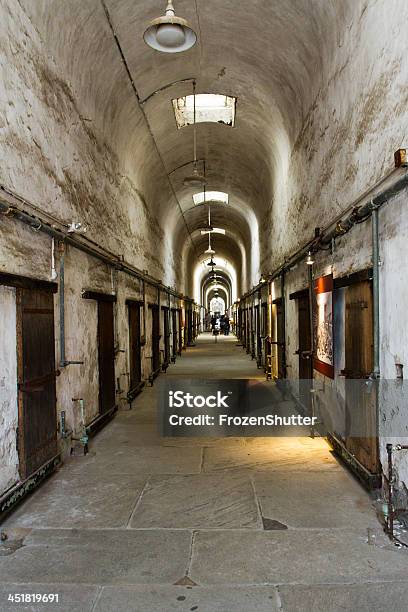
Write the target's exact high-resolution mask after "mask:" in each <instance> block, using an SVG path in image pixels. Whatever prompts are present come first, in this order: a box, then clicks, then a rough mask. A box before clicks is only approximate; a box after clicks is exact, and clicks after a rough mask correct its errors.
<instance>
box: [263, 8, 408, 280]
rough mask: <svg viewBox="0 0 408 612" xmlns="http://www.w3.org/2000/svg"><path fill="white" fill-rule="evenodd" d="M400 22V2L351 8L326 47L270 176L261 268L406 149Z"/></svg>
mask: <svg viewBox="0 0 408 612" xmlns="http://www.w3.org/2000/svg"><path fill="white" fill-rule="evenodd" d="M407 21H408V5H407V3H406V2H405V1H404V0H393V1H392V2H389V0H378V1H376V2H364V3H363V2H355V10H354V15H353V16H351V17H349V21H348V22H347V23H344V24H343V27H342V28H341V32H342V33H341V35H339V37H338V39H337V40H334V41H333V42H335V43H336V48H335V54H334V55H333V58H332V61H331V63H330V64H329V65H328V66H326V70H325V71H324V73H323V74H322V75H321V82H320V87H319V89H318V91H317V94H316V97H315V99H314V103H313V104H312V106H311V107H310V109H309V111H308V113H307V115H306V116H305V118H304V121H303V125H302V127H301V129H300V131H299V133H298V136H297V138H296V140H295V141H294V143H293V144H292V148H291V149H290V150H289V151H288V157H287V161H286V164H284V163H282V164H281V171H280V172H279V173H278V174H277V175H276V182H275V186H274V190H275V194H274V200H273V204H272V206H271V207H270V214H269V219H268V222H267V223H264V230H263V231H264V233H266V240H263V241H262V253H263V265H268V266H269V269H274V268H275V267H277V266H278V265H279V264H280V262H281V261H283V259H284V258H285V256H288V255H290V254H291V253H292V252H293V251H294V250H296V248H297V247H298V246H299V245H301V244H302V243H304V242H305V241H306V240H307V239H311V238H312V237H313V230H314V228H315V227H316V226H320V227H324V226H325V224H327V223H328V222H330V220H331V219H332V218H333V217H334V216H335V215H337V214H338V213H339V212H341V211H342V210H344V209H345V208H346V207H347V206H348V205H350V204H351V203H352V202H353V201H354V200H355V199H356V198H357V197H358V196H359V195H360V194H361V193H363V192H364V191H365V190H366V189H368V188H370V187H371V186H372V185H373V184H374V183H375V182H376V181H377V180H378V179H380V178H381V177H382V176H383V175H384V174H385V173H386V172H387V171H389V169H390V168H392V167H393V154H394V151H396V150H397V149H398V148H400V147H401V146H405V145H406V137H407V133H408V115H407V113H406V108H407V104H408V86H407V80H408V56H407V54H406V52H405V49H406V23H407ZM285 169H287V172H286V171H285ZM265 221H266V220H265ZM283 228H284V229H283ZM267 230H269V235H268V232H267Z"/></svg>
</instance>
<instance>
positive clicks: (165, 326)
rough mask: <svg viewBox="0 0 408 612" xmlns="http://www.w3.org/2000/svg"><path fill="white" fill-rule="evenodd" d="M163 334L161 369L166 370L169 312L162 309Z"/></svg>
mask: <svg viewBox="0 0 408 612" xmlns="http://www.w3.org/2000/svg"><path fill="white" fill-rule="evenodd" d="M162 310H163V334H164V363H163V368H167V366H168V365H169V363H170V335H171V334H170V311H169V309H168V308H163V309H162Z"/></svg>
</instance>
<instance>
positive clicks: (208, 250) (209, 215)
mask: <svg viewBox="0 0 408 612" xmlns="http://www.w3.org/2000/svg"><path fill="white" fill-rule="evenodd" d="M204 204H205V187H204ZM208 227H211V208H210V204H208ZM206 253H207V254H208V255H211V256H212V255H215V251H214V249H213V248H212V247H211V231H209V232H208V249H207V250H206Z"/></svg>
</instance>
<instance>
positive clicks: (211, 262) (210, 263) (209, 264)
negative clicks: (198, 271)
mask: <svg viewBox="0 0 408 612" xmlns="http://www.w3.org/2000/svg"><path fill="white" fill-rule="evenodd" d="M216 265H217V264H216V263H215V261H214V260H213V258H212V257H211V259H210V261H209V262H208V264H207V266H216Z"/></svg>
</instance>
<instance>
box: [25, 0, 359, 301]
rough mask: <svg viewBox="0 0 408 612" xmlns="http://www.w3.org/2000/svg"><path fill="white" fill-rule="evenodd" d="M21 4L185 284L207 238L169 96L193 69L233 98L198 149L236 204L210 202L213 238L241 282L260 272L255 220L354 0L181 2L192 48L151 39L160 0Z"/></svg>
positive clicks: (211, 88) (205, 126) (183, 91)
mask: <svg viewBox="0 0 408 612" xmlns="http://www.w3.org/2000/svg"><path fill="white" fill-rule="evenodd" d="M19 2H20V4H21V5H22V6H23V7H24V10H25V11H26V13H27V14H28V15H29V16H30V19H31V20H32V22H33V23H34V24H35V25H36V27H37V29H38V31H39V32H40V35H41V37H42V38H43V39H44V40H45V42H46V46H47V49H49V52H50V54H52V55H53V56H54V57H55V60H56V61H57V62H58V64H59V65H60V66H61V67H62V68H63V70H64V71H65V74H66V76H67V79H68V81H69V82H70V83H71V85H72V89H73V91H74V92H75V95H76V97H77V100H78V105H79V106H80V109H81V113H82V114H83V115H84V116H85V117H87V118H89V119H90V120H91V121H92V125H93V127H94V128H95V129H96V130H99V131H100V132H101V133H102V134H103V135H104V136H105V137H106V138H107V139H109V141H110V142H111V143H113V146H114V148H115V150H116V151H117V152H118V154H119V155H120V156H121V158H122V159H123V160H124V164H125V166H126V167H127V168H129V169H131V171H132V173H133V176H134V177H135V180H136V182H137V188H138V189H139V190H140V192H141V193H143V196H144V198H145V199H146V201H147V202H148V205H149V207H150V208H151V209H152V212H153V213H154V214H155V215H156V217H157V218H158V220H159V223H160V224H161V225H162V227H164V228H166V231H167V230H168V231H170V232H171V236H172V245H173V248H174V251H175V253H176V252H177V253H178V254H179V255H181V254H182V255H183V265H184V267H185V272H186V274H187V276H188V275H189V278H187V279H186V286H187V288H188V287H190V288H191V283H192V272H191V271H192V270H193V268H194V266H195V265H196V263H197V261H200V260H202V259H203V253H204V251H205V249H206V247H207V237H206V236H204V237H202V236H201V234H200V231H199V228H200V227H201V226H202V225H203V223H205V220H206V213H205V210H204V207H200V206H199V207H196V208H194V207H193V202H192V194H193V193H194V190H192V189H191V188H189V187H185V186H184V185H183V178H184V176H185V175H186V174H191V171H192V166H191V162H192V160H193V134H192V128H191V126H189V127H185V128H182V129H177V126H176V123H175V119H174V113H173V109H172V105H171V99H172V98H175V97H178V96H183V95H187V94H190V93H191V87H192V85H191V82H189V81H186V82H182V83H178V82H179V81H183V80H186V79H192V78H194V79H196V81H197V93H201V92H202V93H221V94H228V95H231V96H236V97H237V115H236V125H235V127H234V128H232V127H229V126H225V125H220V124H215V123H202V124H199V125H198V126H197V134H198V157H199V158H200V159H205V161H206V174H207V179H208V188H209V189H214V190H220V191H225V192H228V193H229V194H230V203H229V205H228V206H226V205H221V204H220V205H215V206H214V207H213V224H214V225H216V226H218V227H222V228H225V229H226V235H225V236H218V235H217V236H214V238H213V245H214V247H215V249H216V251H217V253H219V254H220V256H222V257H226V258H229V260H231V261H232V262H233V263H234V265H235V267H236V270H237V273H238V278H239V283H240V284H241V285H247V286H248V285H250V284H251V282H254V280H255V279H256V278H257V275H259V273H260V271H261V270H260V260H261V259H262V256H261V254H260V250H262V248H263V246H264V245H263V241H265V240H267V237H266V238H265V236H263V235H262V232H261V233H260V231H259V226H260V225H262V224H263V223H264V219H265V213H266V211H268V210H269V209H270V207H271V203H272V201H273V199H274V197H275V185H276V182H277V181H279V180H280V181H282V180H283V179H282V176H279V175H282V173H283V172H284V165H285V163H286V160H287V157H288V151H290V150H291V149H292V147H293V145H294V143H295V141H296V139H297V137H298V134H299V131H300V129H301V127H302V125H303V123H304V120H305V117H306V115H307V113H308V111H309V109H310V106H311V104H312V103H313V100H314V97H315V95H316V91H317V90H318V88H319V86H320V79H321V75H322V73H323V72H324V71H325V69H326V68H327V65H328V64H330V62H331V61H332V57H333V53H334V52H335V48H336V45H337V42H338V39H339V37H340V35H341V32H342V31H343V29H344V27H345V24H346V23H347V20H348V16H349V14H350V13H351V12H352V11H353V7H354V8H355V6H356V4H357V2H356V1H355V0H341V1H339V0H307V1H306V0H290V1H289V0H288V1H285V2H282V1H281V0H251V2H243V1H242V2H241V1H237V0H222V2H220V1H219V0H175V8H176V13H177V15H179V16H182V17H184V18H186V19H188V20H189V22H190V23H191V25H192V27H193V28H194V29H195V31H196V32H197V34H198V42H197V44H196V45H195V47H193V48H192V49H191V50H189V51H187V52H184V53H180V54H163V53H159V52H157V51H154V50H152V49H151V48H149V47H148V46H146V44H145V43H144V41H143V32H144V29H145V27H146V25H147V23H148V22H149V20H150V19H152V18H155V17H158V16H159V15H161V14H163V12H164V8H165V6H164V4H165V3H164V2H163V1H162V0H103V1H101V0H69V1H68V2H61V0H36V1H35V2H33V0H19ZM358 3H359V2H358ZM115 36H116V37H117V39H116V40H115ZM117 43H119V46H120V48H121V50H122V52H123V58H122V57H121V55H120V51H119V48H118V44H117ZM123 59H124V60H125V61H126V64H127V66H128V69H129V74H128V73H127V72H126V69H125V65H124V62H123ZM129 77H130V78H129ZM173 83H174V84H173ZM172 84H173V85H172ZM167 85H169V87H166V86H167ZM156 91H157V92H158V93H156V94H155V95H152V94H153V93H154V92H156ZM146 98H147V100H146ZM144 100H146V101H145V102H144ZM190 272H191V273H190ZM245 288H246V287H245V286H241V287H240V289H245Z"/></svg>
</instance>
